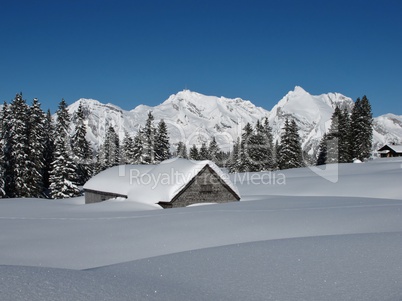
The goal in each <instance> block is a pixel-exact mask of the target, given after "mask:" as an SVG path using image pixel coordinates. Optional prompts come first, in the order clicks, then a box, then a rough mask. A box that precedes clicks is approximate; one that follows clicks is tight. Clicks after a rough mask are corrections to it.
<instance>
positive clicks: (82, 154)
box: [71, 103, 93, 185]
mask: <svg viewBox="0 0 402 301" xmlns="http://www.w3.org/2000/svg"><path fill="white" fill-rule="evenodd" d="M75 117H76V126H75V131H74V134H73V136H72V139H71V148H72V151H73V154H74V160H75V162H76V166H77V170H76V173H77V184H79V185H83V184H85V182H86V181H88V180H89V179H90V177H91V176H92V174H93V166H92V150H91V145H90V143H89V142H88V140H87V139H86V134H87V128H86V125H85V120H84V119H85V117H84V111H83V108H82V104H81V103H80V104H79V106H78V110H77V113H76V116H75Z"/></svg>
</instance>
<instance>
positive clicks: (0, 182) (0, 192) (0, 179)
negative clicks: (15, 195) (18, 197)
mask: <svg viewBox="0 0 402 301" xmlns="http://www.w3.org/2000/svg"><path fill="white" fill-rule="evenodd" d="M3 114H4V107H3V110H2V112H1V115H0V197H1V198H3V197H5V196H6V192H5V190H4V186H5V181H4V174H5V168H4V167H5V166H4V147H3V146H4V140H3V133H4V129H3V121H4V116H3Z"/></svg>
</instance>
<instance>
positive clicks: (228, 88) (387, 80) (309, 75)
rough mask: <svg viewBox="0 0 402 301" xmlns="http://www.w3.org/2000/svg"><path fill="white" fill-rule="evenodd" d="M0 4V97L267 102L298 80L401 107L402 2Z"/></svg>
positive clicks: (50, 101)
mask: <svg viewBox="0 0 402 301" xmlns="http://www.w3.org/2000/svg"><path fill="white" fill-rule="evenodd" d="M1 2H2V3H1V5H0V101H2V102H3V101H10V100H11V99H12V98H13V97H14V96H15V94H16V93H17V92H20V91H22V92H23V96H24V98H25V99H27V101H28V102H31V100H32V99H33V98H34V97H37V98H39V100H40V101H41V103H42V106H43V108H44V109H47V108H50V109H51V110H52V111H54V110H55V109H56V107H57V104H58V102H59V101H60V100H61V99H62V98H64V99H65V100H66V101H67V103H69V104H70V103H72V102H74V101H76V100H77V99H79V98H81V97H85V98H94V99H97V100H99V101H101V102H112V103H114V104H116V105H119V106H121V107H122V108H124V109H132V108H134V107H135V106H136V105H138V104H141V103H143V104H147V105H152V106H153V105H157V104H159V103H161V102H163V101H164V100H165V99H166V98H168V96H169V95H170V94H173V93H176V92H178V91H180V90H183V89H184V88H188V89H190V90H193V91H197V92H200V93H203V94H207V95H216V96H227V97H241V98H243V99H248V100H251V101H252V102H254V103H255V104H256V105H259V106H262V107H264V108H266V109H271V108H272V107H273V105H275V104H276V102H277V101H279V100H280V99H281V98H282V97H283V96H284V95H285V94H286V93H287V92H288V91H289V90H292V89H293V88H294V86H295V85H299V86H302V87H303V88H304V89H305V90H307V91H308V92H310V93H311V94H321V93H327V92H339V93H342V94H344V95H346V96H349V97H352V98H353V99H356V98H357V97H359V96H360V97H361V96H363V95H364V94H366V95H367V96H368V98H369V100H370V101H371V103H372V107H373V112H374V115H375V116H378V115H380V114H384V113H387V112H392V113H395V114H398V115H402V96H401V92H402V17H401V16H402V1H400V0H384V1H379V0H375V1H371V0H362V1H356V0H349V1H338V0H337V1H323V0H317V1H309V0H304V1H302V0H300V1H296V0H294V1H290V0H278V1H269V0H266V1H253V0H248V1H219V0H214V1H210V0H200V1H190V0H187V1H185V0H170V1H169V0H158V1H156V0H141V1H137V0H132V1H119V0H113V1H104V0H96V1H90V0H68V1H64V0H57V1H55V0H51V1H50V0H21V1H1Z"/></svg>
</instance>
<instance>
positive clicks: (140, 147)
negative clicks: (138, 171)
mask: <svg viewBox="0 0 402 301" xmlns="http://www.w3.org/2000/svg"><path fill="white" fill-rule="evenodd" d="M133 155H134V157H133V158H134V163H135V164H146V163H147V162H146V161H145V151H144V132H143V130H142V129H141V128H139V129H138V133H137V135H135V137H134V148H133Z"/></svg>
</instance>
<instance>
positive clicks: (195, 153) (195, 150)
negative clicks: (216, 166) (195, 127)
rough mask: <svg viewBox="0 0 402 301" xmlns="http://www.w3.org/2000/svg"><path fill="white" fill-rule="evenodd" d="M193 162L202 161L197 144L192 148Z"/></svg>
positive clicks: (191, 156) (191, 157)
mask: <svg viewBox="0 0 402 301" xmlns="http://www.w3.org/2000/svg"><path fill="white" fill-rule="evenodd" d="M189 157H190V159H191V160H200V154H199V152H198V148H197V146H196V145H195V144H193V146H192V147H191V148H190V155H189Z"/></svg>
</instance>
